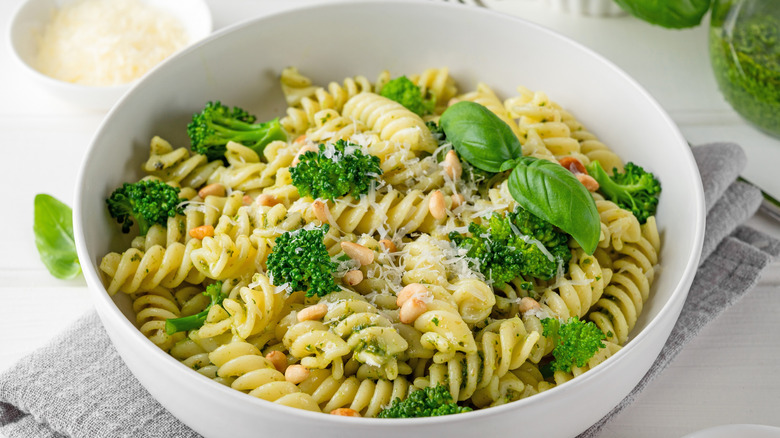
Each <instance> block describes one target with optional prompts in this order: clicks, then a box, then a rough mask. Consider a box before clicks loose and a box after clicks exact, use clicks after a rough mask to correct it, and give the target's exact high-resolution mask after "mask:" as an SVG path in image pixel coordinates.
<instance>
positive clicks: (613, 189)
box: [585, 161, 661, 224]
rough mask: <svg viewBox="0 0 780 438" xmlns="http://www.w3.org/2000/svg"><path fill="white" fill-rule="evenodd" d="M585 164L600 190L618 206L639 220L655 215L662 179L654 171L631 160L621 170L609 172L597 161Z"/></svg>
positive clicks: (645, 220) (644, 220)
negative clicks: (648, 170)
mask: <svg viewBox="0 0 780 438" xmlns="http://www.w3.org/2000/svg"><path fill="white" fill-rule="evenodd" d="M585 168H586V169H587V171H588V173H589V174H590V176H592V177H593V179H595V180H596V182H598V183H599V191H600V192H601V193H603V194H604V196H606V197H607V199H609V200H610V201H612V202H614V203H615V204H617V205H618V206H619V207H620V208H622V209H625V210H628V211H630V212H631V213H633V214H634V216H636V218H637V219H638V220H639V223H640V224H643V223H645V222H647V218H649V217H650V216H653V215H655V211H656V209H657V208H658V196H659V195H660V193H661V183H660V182H659V181H658V180H657V179H656V178H655V175H653V174H652V173H650V172H647V171H645V169H643V168H642V167H640V166H638V165H636V164H634V163H626V165H625V166H624V168H623V172H618V171H617V169H613V174H612V176H609V175H608V174H607V172H606V171H605V170H604V168H603V167H601V163H599V162H598V161H592V162H591V163H590V164H588V165H587V166H585Z"/></svg>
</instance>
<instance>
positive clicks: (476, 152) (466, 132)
mask: <svg viewBox="0 0 780 438" xmlns="http://www.w3.org/2000/svg"><path fill="white" fill-rule="evenodd" d="M439 125H440V126H441V127H442V129H443V130H444V133H445V134H446V136H447V140H448V141H450V142H451V143H452V145H453V146H454V147H455V151H457V152H458V154H459V155H460V156H461V157H463V158H464V159H465V160H466V161H468V162H469V163H471V165H472V166H474V167H477V168H479V169H482V170H486V171H488V172H494V173H495V172H499V171H500V170H501V165H502V164H503V163H504V162H506V161H507V160H511V159H513V158H518V157H521V156H522V155H523V150H522V146H521V145H520V141H519V140H518V139H517V136H515V134H514V132H512V129H511V128H510V127H509V125H507V124H506V123H505V122H504V121H503V120H501V119H500V118H498V116H497V115H495V114H493V112H492V111H490V110H489V109H487V108H485V107H484V106H482V105H480V104H478V103H474V102H468V101H463V102H458V103H456V104H454V105H452V106H450V107H449V108H447V110H445V111H444V113H443V114H442V115H441V118H440V119H439Z"/></svg>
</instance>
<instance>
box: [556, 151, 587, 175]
mask: <svg viewBox="0 0 780 438" xmlns="http://www.w3.org/2000/svg"><path fill="white" fill-rule="evenodd" d="M558 163H559V164H560V165H561V166H563V167H564V168H566V169H567V170H568V171H569V172H571V173H573V174H575V175H576V174H578V173H588V172H587V171H586V170H585V166H583V165H582V162H580V160H578V159H576V158H574V157H572V156H571V155H569V156H566V157H563V158H561V159H560V160H558Z"/></svg>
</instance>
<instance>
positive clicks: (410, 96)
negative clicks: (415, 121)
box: [379, 76, 436, 117]
mask: <svg viewBox="0 0 780 438" xmlns="http://www.w3.org/2000/svg"><path fill="white" fill-rule="evenodd" d="M379 94H381V95H382V96H384V97H386V98H388V99H390V100H394V101H396V102H398V103H400V104H401V105H403V106H405V107H406V109H408V110H409V111H411V112H413V113H415V114H417V115H418V116H420V117H422V116H424V115H425V114H429V113H431V112H432V111H433V107H434V105H435V104H436V99H435V98H434V97H432V96H431V97H425V96H423V95H422V91H420V87H418V86H417V85H415V83H414V82H412V81H410V80H409V79H408V78H407V77H406V76H400V77H397V78H395V79H393V80H391V81H389V82H388V83H386V84H385V85H384V86H383V87H382V91H380V92H379Z"/></svg>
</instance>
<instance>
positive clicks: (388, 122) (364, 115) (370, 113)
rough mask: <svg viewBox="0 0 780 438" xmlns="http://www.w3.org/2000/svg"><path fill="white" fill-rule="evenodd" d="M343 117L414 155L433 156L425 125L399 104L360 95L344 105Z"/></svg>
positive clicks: (432, 140) (376, 95) (380, 98)
mask: <svg viewBox="0 0 780 438" xmlns="http://www.w3.org/2000/svg"><path fill="white" fill-rule="evenodd" d="M342 114H343V115H344V116H346V117H350V118H352V119H354V120H359V121H360V122H362V123H364V124H365V125H366V126H368V128H369V129H371V130H372V131H375V132H377V133H378V134H379V138H380V139H382V140H387V141H391V142H395V143H401V144H407V145H409V147H410V148H411V150H413V151H425V152H433V151H434V150H435V149H436V147H437V144H436V140H434V139H433V136H432V135H431V131H430V130H429V129H428V128H427V127H426V126H425V122H423V120H422V119H421V118H420V117H419V116H418V115H417V114H415V113H413V112H411V111H409V110H408V109H406V108H405V107H404V106H403V105H401V104H400V103H398V102H395V101H392V100H390V99H388V98H386V97H382V96H380V95H378V94H374V93H368V92H366V93H360V94H358V95H356V96H354V97H352V98H350V99H349V101H347V103H346V104H345V105H344V111H343V112H342Z"/></svg>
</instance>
